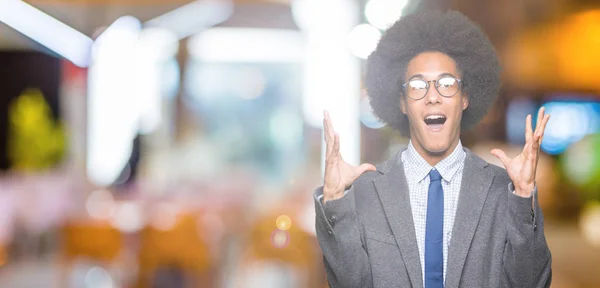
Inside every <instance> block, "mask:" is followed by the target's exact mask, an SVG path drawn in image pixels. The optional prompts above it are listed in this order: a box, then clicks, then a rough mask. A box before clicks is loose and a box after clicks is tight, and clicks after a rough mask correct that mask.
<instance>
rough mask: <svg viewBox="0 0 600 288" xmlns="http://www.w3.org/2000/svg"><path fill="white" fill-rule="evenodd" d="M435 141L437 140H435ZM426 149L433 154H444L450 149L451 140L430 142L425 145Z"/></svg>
mask: <svg viewBox="0 0 600 288" xmlns="http://www.w3.org/2000/svg"><path fill="white" fill-rule="evenodd" d="M434 141H435V140H434ZM424 146H425V147H423V148H425V150H426V151H427V152H428V153H430V154H432V155H440V154H444V153H446V151H448V149H449V148H450V142H449V141H447V140H445V141H440V142H434V143H431V142H430V143H428V144H426V145H424Z"/></svg>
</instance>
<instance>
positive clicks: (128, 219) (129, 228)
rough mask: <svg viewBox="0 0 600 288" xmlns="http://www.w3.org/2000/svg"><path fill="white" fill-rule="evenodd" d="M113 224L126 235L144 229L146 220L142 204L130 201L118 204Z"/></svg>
mask: <svg viewBox="0 0 600 288" xmlns="http://www.w3.org/2000/svg"><path fill="white" fill-rule="evenodd" d="M111 224H112V225H113V226H114V227H116V228H117V229H119V230H121V231H122V232H125V233H133V232H137V231H139V230H140V229H142V226H144V219H143V218H142V208H141V206H140V203H137V202H133V201H128V202H123V203H119V204H117V209H116V212H115V214H114V216H113V217H112V219H111Z"/></svg>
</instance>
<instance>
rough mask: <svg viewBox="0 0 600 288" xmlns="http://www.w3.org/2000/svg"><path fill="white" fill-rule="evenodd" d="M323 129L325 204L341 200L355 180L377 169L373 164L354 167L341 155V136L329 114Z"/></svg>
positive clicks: (325, 115)
mask: <svg viewBox="0 0 600 288" xmlns="http://www.w3.org/2000/svg"><path fill="white" fill-rule="evenodd" d="M323 114H324V115H323V117H324V119H323V128H324V129H325V133H324V134H325V144H326V147H327V150H326V151H327V152H326V156H325V180H324V183H323V204H325V202H327V201H329V200H335V199H339V198H341V197H342V196H344V192H345V191H346V189H348V187H350V185H352V183H353V182H354V180H356V179H357V178H358V177H359V176H360V175H361V174H363V173H365V172H366V171H376V170H377V168H375V166H373V165H371V164H366V163H365V164H362V165H360V166H353V165H350V164H348V163H346V161H344V159H342V155H341V154H340V136H339V135H338V134H337V133H335V131H334V130H333V125H332V124H331V119H330V118H329V112H327V111H325V112H324V113H323Z"/></svg>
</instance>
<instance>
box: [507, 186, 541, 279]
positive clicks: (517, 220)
mask: <svg viewBox="0 0 600 288" xmlns="http://www.w3.org/2000/svg"><path fill="white" fill-rule="evenodd" d="M508 190H509V193H508V194H509V195H508V205H507V210H508V211H507V214H508V215H507V237H506V244H505V245H506V247H505V249H504V255H503V266H504V271H505V275H506V279H507V281H508V282H509V283H508V284H509V286H510V287H550V283H551V282H552V268H551V265H552V255H551V254H550V249H548V244H547V243H546V237H545V236H544V215H543V214H542V209H541V208H540V207H539V205H538V201H537V200H538V199H537V192H538V191H537V187H536V188H535V189H534V191H533V193H532V196H530V197H527V198H525V197H520V196H518V195H515V194H514V193H513V191H514V188H513V187H512V183H510V184H509V188H508ZM531 201H533V207H532V203H531Z"/></svg>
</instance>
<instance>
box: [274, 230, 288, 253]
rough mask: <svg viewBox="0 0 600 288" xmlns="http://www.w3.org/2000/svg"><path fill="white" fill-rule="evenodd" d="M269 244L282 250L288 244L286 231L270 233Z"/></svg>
mask: <svg viewBox="0 0 600 288" xmlns="http://www.w3.org/2000/svg"><path fill="white" fill-rule="evenodd" d="M271 244H273V247H275V248H279V249H283V248H285V247H287V246H288V245H289V244H290V233H289V232H288V231H282V230H279V229H275V231H273V233H271Z"/></svg>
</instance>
